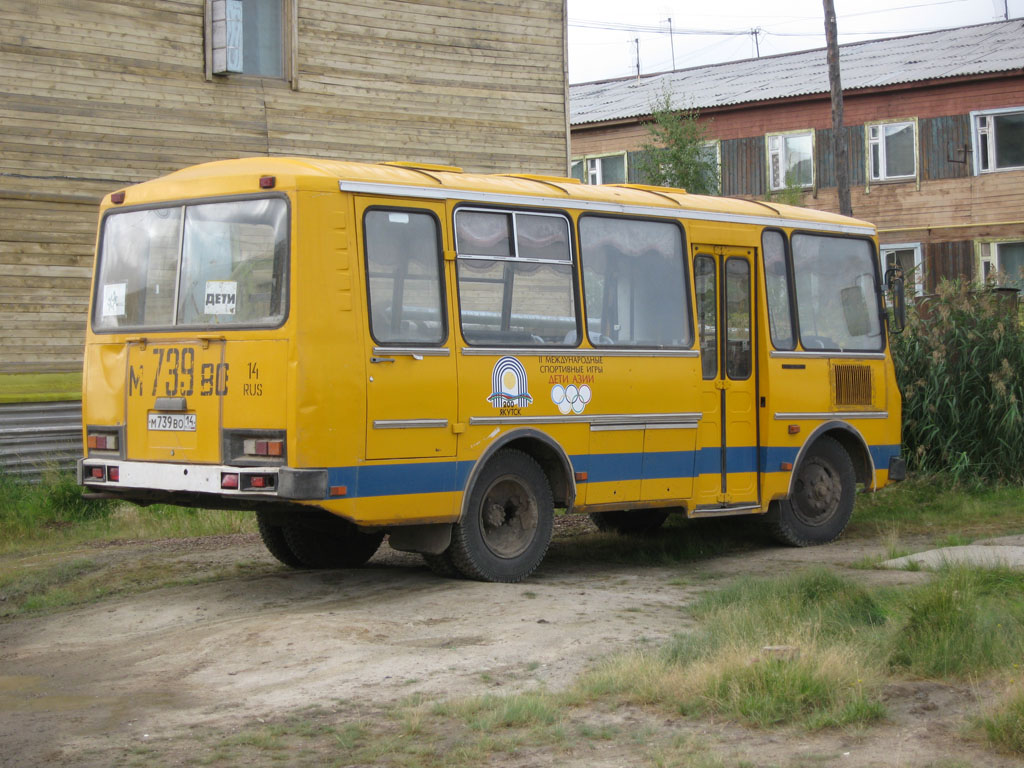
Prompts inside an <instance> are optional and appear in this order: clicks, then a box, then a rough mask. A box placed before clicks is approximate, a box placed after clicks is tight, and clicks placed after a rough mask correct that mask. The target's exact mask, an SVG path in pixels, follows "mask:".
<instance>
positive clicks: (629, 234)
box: [580, 215, 693, 348]
mask: <svg viewBox="0 0 1024 768" xmlns="http://www.w3.org/2000/svg"><path fill="white" fill-rule="evenodd" d="M580 254H581V256H580V259H581V261H582V263H583V293H584V296H585V302H586V303H585V306H586V309H587V333H588V336H589V338H590V343H591V344H593V345H594V346H595V347H602V346H618V347H655V348H666V347H667V348H688V347H690V346H691V345H692V344H693V330H692V328H691V327H690V311H689V306H690V302H689V299H688V293H689V292H688V290H687V286H686V264H685V259H684V256H683V235H682V230H681V229H680V228H679V227H678V226H676V225H675V224H673V223H669V222H662V221H644V220H637V219H626V218H611V217H605V216H593V215H587V216H583V217H582V218H581V219H580Z"/></svg>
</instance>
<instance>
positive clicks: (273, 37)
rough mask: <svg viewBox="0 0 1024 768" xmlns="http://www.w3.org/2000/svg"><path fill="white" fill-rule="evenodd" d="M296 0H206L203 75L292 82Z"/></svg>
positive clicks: (209, 78) (209, 77)
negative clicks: (204, 66) (204, 69)
mask: <svg viewBox="0 0 1024 768" xmlns="http://www.w3.org/2000/svg"><path fill="white" fill-rule="evenodd" d="M295 17H296V0H206V76H207V79H208V80H211V79H213V75H252V76H255V77H268V78H275V79H281V80H289V81H292V80H293V76H292V73H293V72H294V69H295V67H294V54H295V47H296V39H295V38H296V29H295Z"/></svg>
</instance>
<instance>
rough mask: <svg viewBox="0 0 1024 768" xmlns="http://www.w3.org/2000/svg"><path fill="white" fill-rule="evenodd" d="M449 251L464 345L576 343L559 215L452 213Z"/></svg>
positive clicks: (564, 227) (565, 230)
mask: <svg viewBox="0 0 1024 768" xmlns="http://www.w3.org/2000/svg"><path fill="white" fill-rule="evenodd" d="M455 247H456V252H457V254H458V257H457V262H456V274H457V276H458V286H459V316H460V319H461V322H462V335H463V337H464V338H465V339H466V341H467V342H468V343H469V344H478V345H485V346H486V345H497V346H554V345H558V346H572V347H575V346H576V345H577V344H578V343H579V330H578V328H577V320H576V314H577V312H576V300H575V287H574V284H573V263H572V250H571V244H570V238H569V221H568V219H567V218H566V217H565V216H563V215H562V214H551V213H533V212H525V211H495V210H481V209H475V208H460V209H458V210H457V211H456V212H455Z"/></svg>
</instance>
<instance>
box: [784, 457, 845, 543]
mask: <svg viewBox="0 0 1024 768" xmlns="http://www.w3.org/2000/svg"><path fill="white" fill-rule="evenodd" d="M856 483H857V480H856V475H855V473H854V470H853V462H852V461H851V460H850V455H849V454H848V453H847V452H846V450H845V449H844V448H843V446H842V445H840V444H839V443H838V442H836V441H835V440H833V439H832V438H831V437H820V438H818V439H817V440H816V441H815V442H814V445H812V446H811V447H810V448H809V449H808V451H807V455H806V456H805V457H804V459H803V461H801V462H800V466H799V467H797V470H796V478H795V479H794V482H793V493H792V494H791V495H790V497H789V498H788V499H783V500H781V501H773V502H772V503H771V505H770V506H769V508H768V512H767V513H766V514H765V522H766V523H767V524H768V527H769V531H770V532H771V534H772V535H773V536H774V537H775V538H776V539H777V540H778V541H780V542H782V543H783V544H789V545H791V546H795V547H809V546H814V545H816V544H828V543H829V542H830V541H835V540H836V539H838V538H839V537H840V536H841V535H842V533H843V531H844V530H845V529H846V526H847V524H848V523H849V522H850V516H851V515H852V514H853V500H854V492H855V491H856Z"/></svg>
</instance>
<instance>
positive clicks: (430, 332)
mask: <svg viewBox="0 0 1024 768" xmlns="http://www.w3.org/2000/svg"><path fill="white" fill-rule="evenodd" d="M364 231H365V239H366V269H367V274H368V275H369V283H370V332H371V334H372V335H373V338H374V340H375V341H377V342H380V343H411V344H430V343H435V344H436V343H439V342H441V341H443V340H444V339H445V336H446V332H445V324H444V322H443V319H442V318H443V313H442V311H441V308H442V306H443V293H442V290H441V268H440V260H441V255H440V251H439V239H438V236H437V221H436V220H435V219H434V217H433V216H430V215H428V214H425V213H413V212H411V211H368V212H367V214H366V221H365V227H364Z"/></svg>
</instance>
